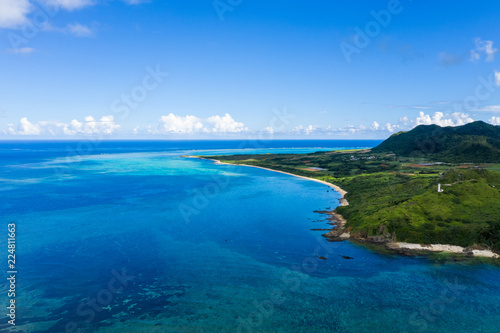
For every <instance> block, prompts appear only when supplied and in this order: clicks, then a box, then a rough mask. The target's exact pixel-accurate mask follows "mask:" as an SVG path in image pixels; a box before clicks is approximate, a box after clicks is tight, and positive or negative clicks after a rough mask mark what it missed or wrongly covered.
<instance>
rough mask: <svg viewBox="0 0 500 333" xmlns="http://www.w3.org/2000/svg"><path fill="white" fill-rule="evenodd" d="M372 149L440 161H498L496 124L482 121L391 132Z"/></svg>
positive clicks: (499, 144)
mask: <svg viewBox="0 0 500 333" xmlns="http://www.w3.org/2000/svg"><path fill="white" fill-rule="evenodd" d="M372 151H373V152H375V153H394V154H396V155H399V156H404V157H416V158H424V159H427V160H433V161H440V162H451V163H496V162H500V126H493V125H489V124H487V123H485V122H482V121H476V122H473V123H469V124H466V125H463V126H457V127H440V126H437V125H420V126H417V127H415V128H414V129H412V130H411V131H408V132H399V133H396V134H393V135H392V136H391V137H389V138H388V139H387V140H385V141H384V142H382V143H381V144H380V145H378V146H377V147H375V148H373V149H372Z"/></svg>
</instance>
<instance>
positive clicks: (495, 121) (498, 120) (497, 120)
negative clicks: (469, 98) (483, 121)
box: [488, 117, 500, 126]
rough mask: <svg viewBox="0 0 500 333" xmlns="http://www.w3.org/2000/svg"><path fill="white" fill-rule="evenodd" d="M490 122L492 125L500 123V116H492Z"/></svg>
mask: <svg viewBox="0 0 500 333" xmlns="http://www.w3.org/2000/svg"><path fill="white" fill-rule="evenodd" d="M488 122H489V123H490V124H492V125H497V126H498V125H500V117H491V118H490V119H489V120H488Z"/></svg>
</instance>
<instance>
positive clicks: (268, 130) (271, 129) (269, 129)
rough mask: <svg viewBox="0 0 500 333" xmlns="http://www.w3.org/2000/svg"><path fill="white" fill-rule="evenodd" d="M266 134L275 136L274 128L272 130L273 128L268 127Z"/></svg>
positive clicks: (265, 130)
mask: <svg viewBox="0 0 500 333" xmlns="http://www.w3.org/2000/svg"><path fill="white" fill-rule="evenodd" d="M264 133H268V134H274V128H272V127H271V126H267V127H266V128H265V129H264Z"/></svg>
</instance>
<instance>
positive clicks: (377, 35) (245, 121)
mask: <svg viewBox="0 0 500 333" xmlns="http://www.w3.org/2000/svg"><path fill="white" fill-rule="evenodd" d="M499 15H500V3H499V2H498V1H481V2H472V1H459V2H457V1H440V2H430V1H415V0H414V1H410V0H401V1H396V0H391V1H373V0H372V1H343V2H340V1H328V2H327V1H319V0H313V1H311V0H309V1H301V0H297V1H272V0H266V1H265V0H252V1H249V0H242V1H240V0H216V1H213V0H199V1H194V0H193V1H181V0H177V1H174V0H172V1H160V0H151V1H140V0H114V1H112V0H103V1H100V0H37V1H35V0H0V34H1V36H0V138H2V139H14V138H15V139H26V138H68V139H69V138H75V139H77V138H79V137H81V136H89V135H104V136H105V137H109V138H152V139H159V138H166V139H169V138H175V139H191V138H193V139H198V138H211V139H213V138H221V139H224V138H257V137H259V138H260V137H265V138H277V139H281V138H297V139H302V138H311V139H312V138H332V139H342V138H345V139H355V138H386V137H388V136H389V135H391V133H394V132H396V131H400V130H409V129H411V128H412V127H414V126H416V125H418V124H430V123H436V124H439V125H444V126H454V125H461V124H464V123H467V122H470V121H473V120H483V121H486V122H489V123H492V124H495V125H500V93H499V90H500V74H497V73H498V72H500V54H498V52H497V49H498V47H499V45H500V36H499V34H500V29H499V28H500V27H499V25H500V21H499V20H498V17H499Z"/></svg>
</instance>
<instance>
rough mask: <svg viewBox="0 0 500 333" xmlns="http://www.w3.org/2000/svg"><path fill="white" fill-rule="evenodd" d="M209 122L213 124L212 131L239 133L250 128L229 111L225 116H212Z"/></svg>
mask: <svg viewBox="0 0 500 333" xmlns="http://www.w3.org/2000/svg"><path fill="white" fill-rule="evenodd" d="M207 122H208V123H209V124H211V125H212V126H213V128H212V129H211V131H212V132H219V133H238V132H243V131H247V130H248V129H247V128H246V127H245V125H244V124H243V123H239V122H237V121H235V120H234V119H233V117H231V115H229V113H226V114H225V115H224V116H223V117H221V116H213V117H210V118H208V119H207Z"/></svg>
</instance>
